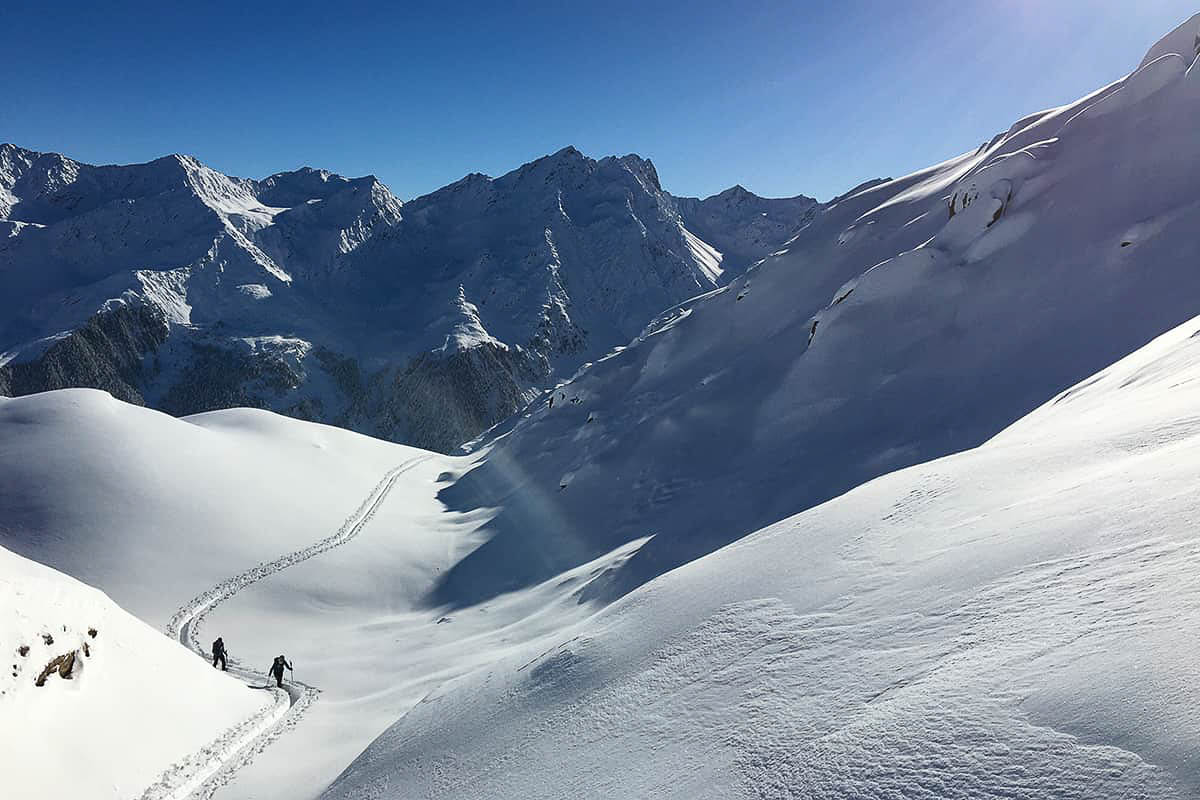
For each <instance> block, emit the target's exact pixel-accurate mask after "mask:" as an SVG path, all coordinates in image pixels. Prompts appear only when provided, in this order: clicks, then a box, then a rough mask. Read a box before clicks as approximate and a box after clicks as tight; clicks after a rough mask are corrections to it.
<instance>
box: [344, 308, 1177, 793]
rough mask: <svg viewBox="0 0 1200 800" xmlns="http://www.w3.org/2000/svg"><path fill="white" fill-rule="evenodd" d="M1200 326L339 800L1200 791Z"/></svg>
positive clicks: (843, 510)
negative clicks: (1199, 653)
mask: <svg viewBox="0 0 1200 800" xmlns="http://www.w3.org/2000/svg"><path fill="white" fill-rule="evenodd" d="M1198 403H1200V318H1197V319H1194V320H1192V321H1190V322H1188V323H1187V324H1185V325H1183V326H1182V327H1180V328H1178V329H1177V330H1175V331H1172V332H1170V333H1169V334H1167V335H1165V336H1163V337H1162V338H1160V339H1159V340H1157V341H1155V342H1153V343H1152V344H1150V345H1148V346H1146V347H1145V348H1143V349H1142V350H1140V351H1138V352H1137V353H1135V354H1133V355H1131V356H1129V357H1128V358H1126V359H1124V360H1122V361H1121V362H1119V363H1117V364H1116V365H1114V366H1112V367H1110V368H1109V369H1106V370H1104V371H1102V372H1101V373H1099V374H1097V375H1095V376H1093V377H1092V378H1089V379H1088V380H1086V381H1084V382H1083V383H1080V384H1078V385H1077V386H1075V387H1074V388H1072V389H1071V390H1070V391H1067V392H1064V393H1063V394H1061V395H1059V396H1058V397H1056V398H1054V399H1053V400H1052V401H1050V402H1049V403H1047V404H1046V405H1044V406H1043V407H1042V408H1040V409H1038V410H1036V411H1035V412H1033V413H1032V414H1030V415H1029V416H1027V417H1026V418H1024V419H1022V420H1021V421H1019V422H1018V423H1017V424H1015V425H1013V426H1012V427H1010V428H1009V429H1007V430H1005V431H1004V432H1003V433H1001V434H1000V435H999V436H997V437H995V438H994V439H992V440H990V441H989V442H987V443H986V444H984V445H983V446H982V447H980V448H978V449H975V450H971V451H968V452H966V453H962V454H959V455H955V456H950V457H947V458H944V459H941V460H937V461H933V462H931V463H927V464H922V465H920V466H915V467H911V468H909V469H905V470H902V471H899V472H895V473H892V474H890V475H887V476H885V477H882V478H879V479H877V480H874V481H872V482H870V483H868V484H866V485H864V486H861V487H859V488H857V489H855V490H853V491H851V492H850V493H848V494H846V495H844V496H842V497H839V498H837V499H835V500H833V501H831V502H829V503H826V504H824V505H821V506H819V507H817V508H814V509H811V510H809V511H806V512H804V513H802V514H799V515H797V516H795V517H792V518H790V519H787V520H784V521H782V522H779V523H777V524H775V525H772V526H770V527H768V528H766V529H764V530H762V531H760V532H758V533H756V534H754V535H752V536H750V537H747V538H745V539H743V540H742V541H740V542H738V543H736V544H734V545H730V546H728V547H726V548H723V549H722V550H720V551H718V552H716V553H713V554H711V555H709V556H708V557H706V558H703V559H700V560H698V561H695V562H693V563H691V564H688V565H687V566H684V567H682V568H680V569H678V570H676V571H674V572H671V573H669V574H667V575H664V576H662V577H660V578H658V579H656V580H654V581H652V582H651V583H649V584H647V585H645V586H643V587H641V588H640V589H638V590H637V591H635V592H633V593H631V594H629V595H627V596H626V597H625V598H623V599H622V600H621V601H619V602H618V603H616V604H614V605H612V606H610V607H608V608H607V609H605V610H604V611H602V612H600V613H598V614H597V615H596V616H594V617H593V618H591V619H589V620H587V621H585V622H583V623H580V624H578V625H576V626H574V627H573V628H571V629H569V630H566V631H564V632H563V633H562V634H561V636H560V644H559V646H557V647H554V648H547V649H544V650H534V649H533V648H528V649H526V650H525V651H523V652H515V653H513V654H512V655H510V656H508V657H506V658H504V659H503V660H502V661H500V662H498V663H495V664H492V665H491V666H490V667H489V668H488V669H486V670H479V671H477V672H474V673H472V674H471V675H469V676H467V677H464V678H461V679H459V680H457V681H454V682H453V683H450V684H447V685H446V686H444V687H443V688H442V689H441V690H439V691H437V692H435V693H433V694H431V695H430V696H428V697H426V698H425V699H424V700H423V701H422V702H421V703H420V704H419V705H417V706H416V707H415V708H414V709H413V710H412V711H411V712H409V713H408V714H407V715H406V716H405V717H404V718H403V719H401V720H400V721H398V722H397V723H396V725H395V726H393V728H392V729H391V730H389V731H388V732H387V734H385V735H384V736H382V737H381V738H380V739H379V740H378V741H377V742H376V743H375V744H373V745H372V747H371V748H370V749H369V750H368V751H367V752H366V753H364V754H363V755H362V757H360V758H359V759H357V760H356V762H355V763H354V764H353V765H352V766H351V767H350V768H349V769H348V770H347V771H346V772H345V773H344V774H343V775H342V776H341V778H340V779H339V780H338V781H337V782H336V783H335V784H334V786H333V787H331V789H330V790H329V791H328V792H326V793H325V795H324V797H326V798H330V799H331V800H332V799H333V798H355V800H368V799H371V800H382V798H401V797H427V796H429V797H432V796H436V797H439V798H460V797H461V798H467V797H471V798H475V797H521V798H531V799H532V798H558V797H614V796H615V797H664V798H670V797H678V798H693V797H722V798H741V797H745V798H752V797H815V798H878V797H905V798H929V800H934V799H935V798H936V799H937V800H957V799H958V798H999V797H1021V798H1035V797H1038V798H1042V797H1054V798H1062V799H1063V800H1067V799H1068V798H1081V799H1082V798H1089V799H1090V800H1098V799H1100V798H1112V799H1113V800H1117V798H1123V799H1124V800H1128V799H1129V798H1144V799H1145V800H1149V799H1150V798H1155V799H1156V800H1164V799H1165V798H1185V797H1195V796H1196V795H1197V792H1200V744H1198V743H1200V738H1198V737H1197V735H1196V734H1197V731H1200V685H1198V684H1197V682H1196V680H1195V653H1196V650H1197V646H1198V645H1200V634H1198V633H1197V631H1200V588H1198V586H1197V584H1196V581H1195V574H1196V570H1197V567H1198V560H1200V533H1198V531H1197V528H1196V525H1195V521H1196V519H1197V516H1198V515H1200V497H1198V496H1197V493H1196V491H1195V487H1196V485H1197V481H1198V480H1200V451H1198V450H1197V441H1198V440H1197V436H1200V418H1198V417H1197V416H1196V413H1195V409H1196V407H1197V404H1198Z"/></svg>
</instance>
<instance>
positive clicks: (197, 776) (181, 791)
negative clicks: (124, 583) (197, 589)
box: [140, 455, 431, 800]
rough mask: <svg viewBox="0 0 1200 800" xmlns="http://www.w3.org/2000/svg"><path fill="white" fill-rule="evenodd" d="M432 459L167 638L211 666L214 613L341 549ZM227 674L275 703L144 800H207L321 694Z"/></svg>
mask: <svg viewBox="0 0 1200 800" xmlns="http://www.w3.org/2000/svg"><path fill="white" fill-rule="evenodd" d="M430 457H431V456H429V455H423V456H417V457H416V458H411V459H409V460H407V461H405V462H403V463H401V464H399V465H398V466H396V467H393V468H392V469H391V470H389V471H388V472H387V473H386V474H385V475H384V476H383V479H382V480H380V481H379V483H377V484H376V485H375V487H374V488H373V489H372V490H371V493H370V494H368V495H367V497H366V499H365V500H363V502H362V504H361V505H360V506H359V507H358V508H357V509H356V510H355V512H354V513H353V514H351V515H350V516H349V517H347V518H346V521H345V522H343V523H342V526H341V527H340V528H338V530H337V531H336V532H335V533H333V534H331V535H329V536H327V537H325V538H324V539H322V540H320V541H319V542H316V543H315V544H312V545H309V546H308V547H305V548H303V549H301V550H295V551H293V552H290V553H285V554H284V555H282V556H280V557H279V558H276V559H274V560H273V561H265V562H263V563H261V564H259V565H258V566H256V567H252V568H251V569H248V570H246V571H245V572H242V573H239V574H237V575H234V576H233V577H231V578H227V579H225V580H223V581H221V582H220V583H218V584H217V585H216V586H213V587H212V588H211V589H209V590H208V591H206V592H204V593H203V594H201V595H198V596H197V597H195V598H193V599H192V600H191V601H190V602H189V603H187V604H186V605H184V606H183V607H182V608H180V609H179V610H178V611H176V612H175V615H174V616H173V617H171V621H170V622H169V623H167V635H168V636H170V637H171V638H173V639H178V640H179V642H180V643H181V644H182V645H184V646H185V647H187V648H189V649H191V650H192V651H193V652H195V653H196V654H197V655H199V656H201V657H202V658H204V659H206V660H211V658H212V656H211V654H210V653H208V652H206V651H205V649H204V647H203V646H202V645H201V644H200V641H199V638H198V637H199V630H200V625H201V623H202V622H203V621H204V617H205V616H207V615H208V613H209V612H210V611H212V610H213V609H214V608H216V607H217V606H218V605H220V604H221V603H223V602H225V601H226V600H228V599H229V598H231V597H233V596H234V595H235V594H237V593H238V592H240V591H241V590H242V589H244V588H246V587H247V586H249V585H250V584H252V583H256V582H258V581H260V580H262V579H263V578H266V577H268V576H270V575H274V574H275V573H276V572H280V571H282V570H285V569H287V568H288V567H291V566H294V565H296V564H299V563H301V562H303V561H307V560H308V559H310V558H312V557H314V556H318V555H320V554H321V553H324V552H326V551H327V550H332V549H333V548H335V547H340V546H341V545H343V544H345V543H346V542H349V541H350V540H351V539H353V538H354V537H356V536H358V534H359V533H361V532H362V530H363V528H365V527H366V526H367V523H369V522H370V521H371V518H372V517H374V516H375V512H376V511H378V510H379V507H380V506H382V505H383V501H384V500H385V499H386V498H387V496H388V494H389V493H390V492H391V490H392V488H393V487H394V486H395V485H396V481H397V480H399V478H400V476H401V475H403V474H404V473H405V472H408V471H409V470H410V469H412V468H413V467H415V466H417V465H418V464H420V463H421V462H423V461H426V460H428V459H429V458H430ZM228 671H229V672H230V673H232V674H233V675H235V676H236V677H238V678H240V679H242V680H244V681H245V682H246V683H247V684H249V685H250V686H251V687H252V688H256V689H266V690H267V691H269V692H270V693H271V695H272V703H271V704H270V705H268V706H266V707H264V708H263V709H261V710H260V711H258V712H257V713H255V714H253V715H251V716H250V717H249V718H248V719H245V720H243V721H241V722H239V723H238V724H237V725H234V726H233V727H231V728H229V729H228V730H226V731H225V732H224V733H222V734H221V735H220V736H218V737H217V738H216V739H214V740H213V741H212V742H210V743H208V744H207V745H205V746H204V747H202V748H201V749H200V750H198V751H196V752H195V753H192V754H191V755H189V756H187V757H186V758H184V759H182V760H180V761H178V762H176V763H175V764H172V765H171V766H170V767H168V768H167V769H166V770H164V771H163V773H162V774H161V775H159V777H158V779H157V780H156V781H155V782H154V783H152V784H151V785H150V786H149V787H147V788H146V790H145V791H144V792H143V793H142V795H141V798H140V800H209V798H211V797H212V796H213V795H214V794H215V793H216V792H217V791H218V790H219V789H220V788H221V787H222V786H225V785H226V784H228V783H229V782H230V781H231V780H232V779H233V776H234V775H235V774H236V773H237V771H238V770H240V769H241V768H242V767H244V766H246V765H247V764H249V763H250V762H251V761H253V760H254V757H255V756H257V755H258V754H259V753H261V752H262V751H263V750H265V749H266V748H267V746H268V745H269V744H271V742H273V741H274V740H275V739H276V738H277V737H278V736H279V735H280V734H282V733H283V732H284V731H287V730H289V729H291V728H292V727H294V726H295V725H296V724H297V722H299V720H300V717H301V715H303V714H304V711H305V710H306V709H307V708H308V707H309V706H310V705H312V703H313V701H314V700H316V699H317V696H318V695H319V694H320V689H318V688H317V687H315V686H309V685H308V684H305V683H301V682H299V681H296V680H292V681H288V682H286V683H285V684H284V685H283V687H282V688H276V687H274V686H271V685H270V678H269V677H268V676H267V675H264V674H262V673H259V672H255V671H253V670H251V669H247V668H245V667H242V666H241V665H239V664H237V663H236V662H232V661H231V662H230V664H229V669H228Z"/></svg>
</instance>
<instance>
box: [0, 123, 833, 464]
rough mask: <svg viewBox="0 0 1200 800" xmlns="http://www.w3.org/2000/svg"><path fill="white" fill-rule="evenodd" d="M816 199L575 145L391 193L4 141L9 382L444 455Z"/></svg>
mask: <svg viewBox="0 0 1200 800" xmlns="http://www.w3.org/2000/svg"><path fill="white" fill-rule="evenodd" d="M815 208H816V203H815V202H814V201H812V200H810V199H808V198H802V197H801V198H793V199H787V200H765V199H763V198H758V197H755V196H753V195H749V194H748V193H746V192H745V190H742V189H740V188H739V189H737V190H731V192H730V193H725V194H722V195H718V196H716V197H714V198H710V199H708V200H705V201H697V200H692V199H681V200H678V201H677V200H676V199H675V198H673V197H672V196H671V195H669V194H668V193H666V192H665V191H663V189H662V188H661V186H660V185H659V182H658V177H657V175H656V173H655V171H654V167H653V165H652V164H650V162H648V161H646V160H644V159H641V158H638V157H637V156H625V157H623V158H606V159H602V160H600V161H595V160H593V159H589V158H586V157H585V156H583V155H582V154H581V153H579V152H578V151H577V150H575V149H574V148H566V149H564V150H562V151H560V152H558V153H555V154H554V155H552V156H547V157H545V158H542V159H538V160H537V161H534V162H532V163H530V164H527V165H525V166H524V167H521V168H520V169H517V170H515V171H513V172H511V173H509V174H507V175H504V176H502V177H500V178H496V179H491V178H487V177H485V176H482V175H470V176H468V177H466V178H464V179H463V180H461V181H459V182H457V183H455V184H452V185H450V186H448V187H446V188H444V189H441V190H439V191H436V192H434V193H432V194H430V195H426V196H424V197H420V198H417V199H416V200H414V201H412V202H410V203H408V204H402V203H401V202H400V201H399V200H398V199H397V198H396V197H395V196H394V195H392V193H391V192H390V191H388V189H387V188H386V187H385V186H383V185H382V184H381V183H379V182H378V181H377V180H376V179H375V178H373V177H365V178H358V179H353V180H351V179H347V178H343V177H341V176H338V175H332V174H330V173H328V172H324V171H317V170H313V169H307V168H306V169H302V170H298V171H296V172H290V173H281V174H278V175H273V176H271V177H269V178H267V179H265V180H262V181H252V180H244V179H239V178H230V177H228V176H225V175H222V174H220V173H218V172H216V171H214V170H212V169H209V168H208V167H205V166H204V165H202V164H200V163H199V162H198V161H196V160H195V159H193V158H191V157H188V156H169V157H166V158H162V159H159V160H157V161H154V162H151V163H149V164H137V165H131V166H112V167H93V166H90V165H86V164H80V163H78V162H75V161H73V160H71V159H69V158H66V157H64V156H61V155H58V154H53V153H35V152H31V151H28V150H24V149H21V148H18V147H14V146H12V145H0V230H2V231H3V233H4V236H3V237H2V238H0V298H2V299H0V352H4V353H5V355H3V356H0V393H5V394H10V395H13V394H15V395H20V394H28V393H30V392H34V391H40V390H45V389H54V388H62V387H67V386H90V387H94V388H102V389H106V390H108V391H110V392H112V393H113V394H114V396H117V397H120V398H121V399H124V400H128V401H131V402H138V403H147V404H149V405H151V406H153V407H156V408H161V409H164V410H166V411H169V412H171V413H176V414H186V413H194V412H198V411H205V410H210V409H214V408H223V407H229V406H260V407H267V408H272V409H275V410H279V411H283V412H285V413H288V414H291V415H294V416H299V417H303V418H308V419H316V420H322V421H327V422H335V423H337V424H341V425H344V426H347V427H351V428H354V429H356V430H362V431H367V432H370V433H374V434H377V435H381V436H384V437H387V438H391V439H394V440H400V441H409V442H414V443H417V444H422V445H426V446H430V447H435V448H439V449H449V448H452V447H454V446H455V445H457V444H458V443H460V442H461V441H463V440H465V439H467V438H470V437H472V436H474V435H475V434H477V433H479V432H480V431H481V430H483V429H484V428H486V427H487V426H488V425H491V424H492V423H495V422H497V421H499V420H500V419H502V418H503V417H505V416H507V415H508V414H510V413H512V412H513V411H515V410H517V409H518V408H520V407H521V406H523V405H524V404H525V403H526V402H527V401H528V400H529V399H530V398H532V397H533V396H534V394H535V393H536V389H537V387H540V386H543V385H544V384H545V383H546V382H547V381H550V382H553V379H554V376H556V375H558V376H567V375H570V374H571V373H572V372H573V371H574V370H575V368H576V367H578V366H579V364H580V363H582V362H583V361H584V360H586V359H588V358H592V357H595V356H598V355H600V354H602V353H603V352H605V351H606V350H607V349H609V348H611V347H612V346H613V345H616V344H619V343H621V342H624V341H627V340H628V339H629V338H631V337H632V336H633V335H635V334H636V333H637V331H638V330H640V328H641V327H642V326H643V325H644V324H645V323H646V321H647V320H649V319H650V318H651V317H652V316H653V315H654V314H656V313H658V312H659V311H660V310H662V309H663V308H665V307H667V306H670V305H673V304H674V303H677V302H679V301H681V300H684V299H686V298H688V297H691V296H693V295H695V294H698V293H701V292H704V291H706V290H709V289H712V288H714V287H715V286H717V285H718V284H719V283H721V282H722V281H723V276H726V275H730V274H735V273H736V272H737V271H739V270H741V269H743V268H745V267H746V266H747V265H748V264H749V263H751V262H752V261H754V260H756V259H758V258H761V257H762V256H764V255H766V254H767V253H768V252H770V251H771V250H773V249H774V248H776V247H777V246H779V245H780V244H782V242H783V241H785V240H786V239H787V238H788V236H790V235H791V234H792V233H794V232H795V231H796V230H797V229H799V227H801V226H802V225H803V224H804V223H805V222H806V221H807V215H811V213H812V212H813V211H814V210H815ZM693 220H694V222H693ZM693 224H694V225H695V226H696V227H697V228H699V229H701V230H703V231H704V232H705V234H704V235H706V236H710V237H712V238H713V239H714V240H715V241H718V242H720V243H721V244H720V245H719V247H714V246H713V245H712V244H711V243H709V242H706V241H705V240H704V239H703V238H702V236H699V235H697V234H696V233H694V232H693V231H691V230H690V229H689V227H688V226H689V225H693ZM720 248H726V249H727V251H728V254H723V253H722V252H720V251H719V250H720Z"/></svg>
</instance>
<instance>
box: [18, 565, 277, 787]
mask: <svg viewBox="0 0 1200 800" xmlns="http://www.w3.org/2000/svg"><path fill="white" fill-rule="evenodd" d="M89 629H90V630H94V631H95V636H92V635H91V634H90V632H89ZM44 637H49V639H50V643H49V644H47V639H46V638H44ZM85 645H86V648H87V650H86V653H85V650H84V647H85ZM22 646H24V647H28V648H29V650H28V652H27V653H26V655H21V654H20V652H19V649H20V648H21V647H22ZM0 650H2V651H3V653H4V659H5V662H4V667H5V669H4V670H3V673H2V674H0V720H3V724H2V725H0V775H3V785H4V789H3V795H4V796H5V797H10V798H14V800H16V799H17V798H35V797H46V798H50V797H54V798H58V797H88V798H92V797H95V798H140V797H142V796H143V792H144V791H145V790H147V788H148V787H149V786H150V784H151V783H152V782H153V781H155V780H156V779H157V777H158V775H159V773H160V771H161V770H162V769H163V768H164V767H165V766H166V765H168V764H170V763H172V762H175V761H179V760H182V759H184V758H186V757H188V756H190V755H191V754H192V753H194V752H196V751H200V750H202V749H203V748H204V747H205V746H206V745H207V744H208V743H209V742H210V740H212V739H214V738H216V737H218V736H219V735H220V734H222V732H224V731H225V730H226V729H227V728H229V727H233V726H236V725H238V724H240V723H241V722H242V721H243V720H245V719H252V718H254V717H255V716H256V715H257V714H258V713H259V712H260V709H263V708H269V703H267V700H268V695H266V694H264V693H263V692H254V691H251V690H250V689H248V688H246V686H245V685H244V684H242V683H241V682H239V681H237V680H234V679H232V678H230V677H228V676H226V675H223V674H221V673H219V672H216V671H214V670H213V669H212V667H210V666H208V665H206V664H205V663H204V662H202V661H200V660H198V659H197V658H196V657H195V656H193V655H192V654H191V653H189V652H188V651H186V650H184V649H183V648H182V647H180V646H179V645H178V644H176V643H174V642H172V641H171V640H170V639H167V638H166V637H164V636H163V635H162V634H161V633H158V632H157V631H155V630H154V629H152V628H151V627H150V626H148V625H147V624H146V623H144V622H142V621H141V620H138V619H136V618H135V617H133V616H131V615H130V614H128V613H126V612H125V611H123V610H121V609H120V608H118V607H117V606H116V605H115V604H114V603H113V602H112V601H111V600H109V599H108V597H106V596H105V595H104V594H103V593H101V592H100V591H99V590H97V589H93V588H91V587H89V586H85V585H84V584H82V583H80V582H79V581H76V580H75V579H74V578H70V577H67V576H66V575H63V574H62V573H59V572H56V571H55V570H52V569H50V568H49V567H45V566H42V565H41V564H37V563H35V562H33V561H30V560H28V559H25V558H22V557H21V556H18V555H16V554H15V553H12V552H10V551H8V550H5V549H3V548H0ZM72 651H74V652H75V654H76V656H75V662H74V667H73V669H72V671H71V677H70V679H65V678H61V677H59V675H58V673H57V672H55V673H54V674H52V675H51V676H50V677H49V678H48V679H47V680H46V682H45V684H44V685H43V686H40V687H39V686H36V685H35V680H36V679H37V677H38V675H39V674H40V673H41V671H42V669H43V667H45V666H46V665H47V664H48V663H49V662H50V661H51V660H52V659H53V658H55V657H57V656H59V655H62V654H65V653H69V652H72ZM10 664H11V668H10ZM154 796H155V797H166V795H154ZM172 797H174V796H172Z"/></svg>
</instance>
